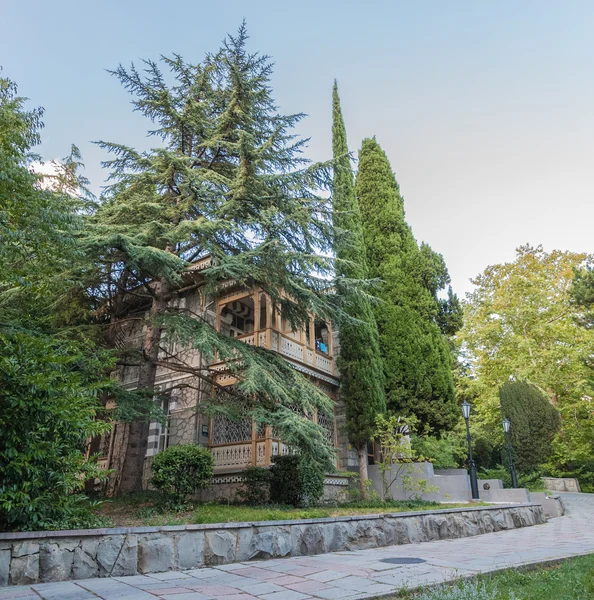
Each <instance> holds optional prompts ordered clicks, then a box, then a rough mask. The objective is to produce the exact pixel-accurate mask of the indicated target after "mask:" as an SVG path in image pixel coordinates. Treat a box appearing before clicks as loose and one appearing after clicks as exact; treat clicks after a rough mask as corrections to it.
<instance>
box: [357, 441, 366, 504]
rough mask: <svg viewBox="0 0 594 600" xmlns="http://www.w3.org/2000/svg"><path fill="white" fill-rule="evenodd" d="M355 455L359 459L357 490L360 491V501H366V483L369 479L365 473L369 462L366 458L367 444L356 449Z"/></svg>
mask: <svg viewBox="0 0 594 600" xmlns="http://www.w3.org/2000/svg"><path fill="white" fill-rule="evenodd" d="M357 455H358V457H359V489H360V491H361V500H367V496H368V488H367V481H368V479H369V474H368V472H367V462H368V460H369V458H368V456H367V444H363V445H362V446H359V447H358V448H357Z"/></svg>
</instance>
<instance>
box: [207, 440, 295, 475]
mask: <svg viewBox="0 0 594 600" xmlns="http://www.w3.org/2000/svg"><path fill="white" fill-rule="evenodd" d="M209 449H210V452H211V453H212V455H213V458H214V468H215V472H217V473H221V472H225V471H236V470H238V469H245V468H246V467H249V466H257V467H268V466H270V465H271V464H272V457H273V456H277V455H278V454H283V455H285V454H289V452H290V450H289V448H288V447H287V446H286V445H285V444H283V443H282V442H281V441H280V440H278V439H272V438H270V439H260V440H257V441H255V442H249V441H247V442H234V443H230V444H218V445H216V444H215V445H211V446H209Z"/></svg>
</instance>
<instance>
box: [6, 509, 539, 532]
mask: <svg viewBox="0 0 594 600" xmlns="http://www.w3.org/2000/svg"><path fill="white" fill-rule="evenodd" d="M504 507H505V508H526V507H541V505H540V504H537V503H534V502H525V503H522V504H509V503H507V504H497V505H490V506H472V505H469V506H468V507H463V508H444V509H439V510H422V511H408V512H396V513H390V512H386V513H378V514H358V515H346V516H343V517H323V518H312V519H287V520H284V521H241V522H237V523H203V524H190V525H163V526H159V527H149V526H145V527H103V528H100V529H60V530H55V531H7V532H0V541H9V540H30V539H46V538H69V537H96V536H102V535H128V534H136V533H160V532H177V531H196V530H205V531H206V530H209V531H210V530H213V529H219V530H220V529H244V528H249V527H274V526H282V525H315V524H316V523H335V522H348V521H372V520H376V519H383V518H386V517H387V518H391V519H393V518H398V517H418V516H419V515H440V514H450V513H463V512H475V511H490V510H501V508H504Z"/></svg>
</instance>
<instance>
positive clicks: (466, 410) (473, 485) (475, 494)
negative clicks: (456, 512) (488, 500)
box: [462, 400, 479, 500]
mask: <svg viewBox="0 0 594 600" xmlns="http://www.w3.org/2000/svg"><path fill="white" fill-rule="evenodd" d="M462 415H463V416H464V420H465V421H466V441H467V442H468V467H469V470H470V490H471V492H472V499H473V500H479V490H478V478H477V476H476V463H475V462H474V459H473V458H472V440H471V438H470V427H469V426H468V419H469V418H470V404H468V402H466V400H465V401H464V402H462Z"/></svg>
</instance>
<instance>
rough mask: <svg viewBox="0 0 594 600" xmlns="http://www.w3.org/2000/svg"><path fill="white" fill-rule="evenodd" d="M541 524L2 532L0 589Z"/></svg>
mask: <svg viewBox="0 0 594 600" xmlns="http://www.w3.org/2000/svg"><path fill="white" fill-rule="evenodd" d="M543 522H544V514H543V511H542V507H541V506H539V505H534V504H524V505H518V506H509V507H476V508H463V509H449V510H439V511H433V512H425V513H395V514H383V515H366V516H353V517H337V518H329V519H304V520H300V521H276V522H274V521H267V522H259V523H241V524H237V523H228V524H220V523H219V524H213V525H185V526H178V527H135V528H119V529H103V530H102V529H95V530H86V531H85V530H80V531H48V532H41V533H39V532H26V533H0V585H26V584H31V583H38V582H49V581H65V580H68V579H87V578H91V577H121V576H124V575H137V574H139V573H159V572H164V571H172V570H184V569H195V568H198V567H203V566H209V565H221V564H227V563H233V562H241V561H248V560H256V559H266V558H274V557H283V556H303V555H309V554H322V553H325V552H337V551H345V550H359V549H362V548H375V547H378V546H390V545H395V544H410V543H416V542H428V541H433V540H443V539H453V538H461V537H467V536H473V535H479V534H482V533H491V532H493V531H502V530H506V529H515V528H518V527H528V526H531V525H538V524H540V523H543Z"/></svg>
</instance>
